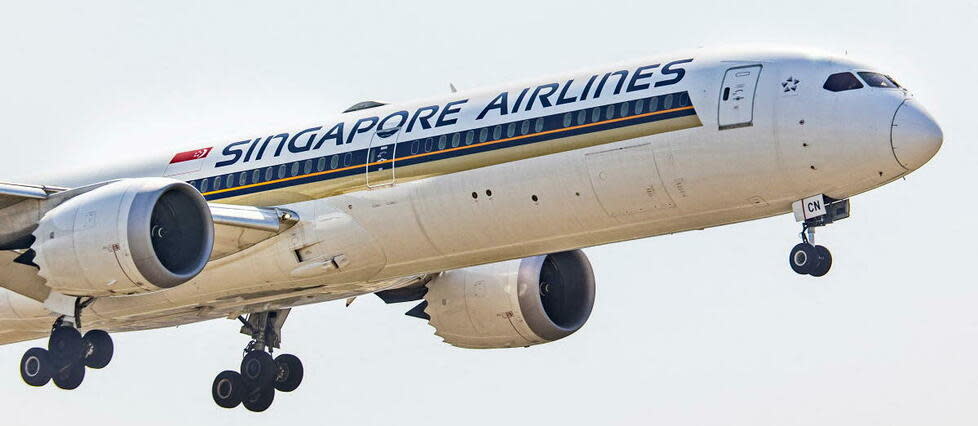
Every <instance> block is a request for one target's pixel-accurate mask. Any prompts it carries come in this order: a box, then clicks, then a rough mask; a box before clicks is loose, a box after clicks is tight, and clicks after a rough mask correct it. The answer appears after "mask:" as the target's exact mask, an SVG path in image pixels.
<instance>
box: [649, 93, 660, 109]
mask: <svg viewBox="0 0 978 426" xmlns="http://www.w3.org/2000/svg"><path fill="white" fill-rule="evenodd" d="M658 110H659V97H658V96H656V97H654V98H652V99H649V112H655V111H658Z"/></svg>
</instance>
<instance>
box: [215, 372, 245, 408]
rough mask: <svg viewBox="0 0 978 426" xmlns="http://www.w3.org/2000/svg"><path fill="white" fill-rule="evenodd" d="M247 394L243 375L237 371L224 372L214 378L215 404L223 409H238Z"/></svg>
mask: <svg viewBox="0 0 978 426" xmlns="http://www.w3.org/2000/svg"><path fill="white" fill-rule="evenodd" d="M247 394H248V391H247V389H246V386H245V383H244V380H242V379H241V373H238V372H237V371H231V370H225V371H222V372H221V374H218V375H217V377H216V378H214V384H213V385H211V396H213V397H214V402H215V403H217V405H218V406H220V407H223V408H234V407H237V406H238V404H241V401H243V400H244V397H245V395H247Z"/></svg>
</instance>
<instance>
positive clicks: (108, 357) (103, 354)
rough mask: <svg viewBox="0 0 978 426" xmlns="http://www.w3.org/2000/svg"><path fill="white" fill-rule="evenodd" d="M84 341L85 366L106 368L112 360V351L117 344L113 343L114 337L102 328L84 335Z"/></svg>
mask: <svg viewBox="0 0 978 426" xmlns="http://www.w3.org/2000/svg"><path fill="white" fill-rule="evenodd" d="M82 341H83V343H84V348H85V353H84V354H83V356H84V361H85V366H86V367H88V368H94V369H99V368H105V366H107V365H109V361H112V353H113V352H114V351H115V346H114V345H113V344H112V337H110V336H109V333H106V332H104V331H102V330H91V331H89V332H87V333H85V337H82Z"/></svg>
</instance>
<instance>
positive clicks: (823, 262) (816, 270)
mask: <svg viewBox="0 0 978 426" xmlns="http://www.w3.org/2000/svg"><path fill="white" fill-rule="evenodd" d="M788 263H789V264H790V265H791V269H792V270H794V271H795V272H796V273H798V274H799V275H811V276H813V277H821V276H823V275H825V274H827V273H829V269H832V252H830V251H829V249H827V248H825V246H819V245H812V244H811V243H808V242H803V243H800V244H798V245H796V246H795V247H794V248H792V249H791V253H790V254H789V256H788Z"/></svg>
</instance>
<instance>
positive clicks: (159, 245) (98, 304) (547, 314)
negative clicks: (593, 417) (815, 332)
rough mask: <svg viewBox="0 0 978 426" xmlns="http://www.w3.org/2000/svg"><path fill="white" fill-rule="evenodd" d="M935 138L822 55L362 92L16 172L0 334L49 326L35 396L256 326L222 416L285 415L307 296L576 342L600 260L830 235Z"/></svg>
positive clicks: (5, 224)
mask: <svg viewBox="0 0 978 426" xmlns="http://www.w3.org/2000/svg"><path fill="white" fill-rule="evenodd" d="M942 143H943V134H942V132H941V128H940V127H939V125H938V124H937V123H936V121H935V120H934V118H933V117H932V116H931V115H930V114H929V113H928V112H927V111H926V109H925V108H924V107H923V106H922V105H921V104H920V102H919V101H917V100H916V99H915V98H914V97H913V96H912V95H911V93H910V92H909V91H908V90H907V89H906V88H904V87H902V86H901V85H900V84H898V83H897V82H896V81H895V80H894V79H893V78H892V77H890V75H889V74H887V73H885V72H881V71H880V70H877V69H876V68H874V67H872V66H869V65H866V64H863V63H860V62H856V61H853V60H850V59H849V58H846V57H836V56H832V55H828V54H823V53H818V52H814V51H809V50H802V49H743V48H740V49H719V50H704V49H700V50H694V51H689V52H680V53H674V54H667V55H661V56H656V57H649V58H642V59H639V60H635V61H627V62H622V63H618V64H613V65H609V66H603V67H597V68H593V69H586V70H581V71H576V72H571V73H566V74H559V75H553V76H549V77H544V78H540V79H533V80H527V81H521V82H515V83H510V84H506V85H503V86H499V87H488V88H483V89H474V90H463V91H457V92H456V91H454V90H453V93H450V94H447V95H445V96H438V97H432V98H429V99H424V100H419V101H414V102H407V103H400V104H386V103H382V102H376V101H366V102H361V103H358V104H356V105H353V106H352V107H350V108H349V109H347V110H345V111H344V112H342V113H340V114H337V115H335V116H331V117H325V118H322V119H320V120H319V121H316V122H313V123H311V124H308V125H306V126H297V127H291V128H286V129H279V130H276V131H272V132H268V133H267V134H255V135H250V136H247V137H243V138H238V139H230V140H227V141H224V142H221V143H216V144H201V145H197V146H191V147H189V148H190V149H182V148H186V147H182V148H181V149H169V148H166V149H167V151H166V152H165V153H164V154H163V155H160V156H155V155H148V156H147V158H146V160H144V161H137V162H125V164H105V165H103V166H104V167H100V168H98V169H97V170H92V171H91V172H90V173H82V174H76V175H71V176H52V177H50V178H45V179H43V180H39V181H38V182H27V183H3V184H0V218H2V220H0V286H2V288H0V343H2V344H10V343H14V342H21V341H27V340H34V339H42V338H47V339H48V340H47V344H46V346H45V347H34V348H31V349H29V350H27V351H26V353H25V354H24V356H23V358H22V359H21V362H20V372H21V376H22V378H23V380H24V381H25V382H26V383H27V384H28V385H31V386H45V385H46V384H48V383H49V382H51V381H53V382H54V385H55V386H57V387H60V388H62V389H75V388H77V387H78V386H80V385H81V383H82V381H83V380H84V377H85V372H86V369H88V368H91V369H99V368H104V367H106V366H107V365H108V364H109V362H110V360H111V359H112V355H113V351H114V344H113V341H112V338H111V337H110V335H109V332H113V333H114V332H124V331H131V330H147V329H157V328H163V327H173V326H178V325H182V324H188V323H194V322H200V321H206V320H212V319H221V318H226V319H230V320H238V321H240V322H241V324H242V327H241V332H242V333H243V334H245V335H247V336H248V337H249V338H250V341H249V342H248V344H247V346H246V348H245V351H244V356H243V359H242V362H241V365H240V366H235V367H236V368H235V369H229V370H226V371H223V372H221V373H220V374H219V375H218V376H217V377H216V378H215V379H214V381H213V384H212V389H211V391H212V397H213V399H214V401H215V403H216V404H217V405H218V406H220V407H224V408H234V407H237V406H239V405H243V406H244V407H245V408H246V409H248V410H251V411H264V410H266V409H268V408H269V407H270V405H271V404H272V402H273V401H274V398H275V395H276V393H277V392H291V391H294V390H295V389H296V388H298V387H299V385H300V383H301V381H302V377H303V371H304V367H303V365H302V363H301V361H300V360H299V358H298V357H296V356H294V355H291V354H280V355H278V356H274V354H275V352H274V351H275V350H277V349H280V348H281V346H282V338H281V336H282V334H281V333H282V327H283V324H284V323H285V321H286V319H287V318H288V315H289V312H290V310H291V308H293V307H297V306H303V305H309V304H314V303H321V302H327V301H333V300H347V303H351V302H352V300H353V299H354V298H356V297H358V296H364V295H370V294H376V295H377V296H378V297H380V298H381V299H382V300H383V301H384V302H387V303H407V302H413V303H417V304H416V306H414V307H413V308H411V309H410V310H408V311H407V315H409V316H412V317H416V318H420V319H423V320H427V321H428V323H429V324H430V325H431V326H432V327H433V328H434V330H435V334H436V335H437V336H439V337H441V338H442V339H443V340H444V342H446V343H448V344H451V345H454V346H457V347H463V348H476V349H489V348H517V347H529V346H532V345H538V344H543V343H549V342H553V341H556V340H559V339H562V338H564V337H567V336H569V335H571V334H573V333H574V332H576V331H578V330H579V329H580V328H581V327H582V326H583V325H584V324H585V323H586V322H587V320H588V318H589V316H590V313H591V310H592V307H593V304H594V296H595V287H596V284H595V279H594V273H593V269H592V265H591V264H590V262H589V261H588V259H587V257H586V256H585V254H584V253H583V252H582V251H581V249H582V248H586V247H591V246H596V245H602V244H609V243H613V242H619V241H626V240H633V239H639V238H647V237H652V236H657V235H664V234H671V233H677V232H683V231H688V230H701V229H705V228H710V227H716V226H721V225H726V224H733V223H738V222H743V221H749V220H756V219H761V218H767V217H771V216H776V215H782V214H789V213H790V214H793V215H794V217H795V219H796V220H797V221H798V222H799V223H800V225H801V232H800V234H799V238H800V241H799V242H798V244H797V245H795V246H794V247H793V248H791V250H790V251H789V256H788V263H789V266H790V267H791V268H792V269H793V270H794V272H796V273H798V274H801V275H805V276H812V277H820V276H824V275H825V274H826V273H828V272H829V269H830V268H831V266H832V256H831V253H830V252H829V250H828V249H827V248H825V247H824V246H821V245H818V244H816V242H815V238H814V236H815V235H814V231H815V230H816V228H819V227H823V226H826V225H829V224H831V223H833V222H835V221H837V220H842V219H845V218H846V217H848V216H849V214H850V199H851V197H853V196H855V195H857V194H860V193H863V192H866V191H869V190H871V189H874V188H877V187H880V186H882V185H885V184H887V183H890V182H893V181H895V180H898V179H900V178H903V177H904V176H906V175H907V174H908V173H910V172H912V171H914V170H916V169H918V168H920V167H921V166H923V165H924V164H925V163H926V162H928V161H929V160H930V159H931V158H932V157H933V156H934V155H935V154H936V153H937V151H938V150H939V149H940V147H941V145H942Z"/></svg>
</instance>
